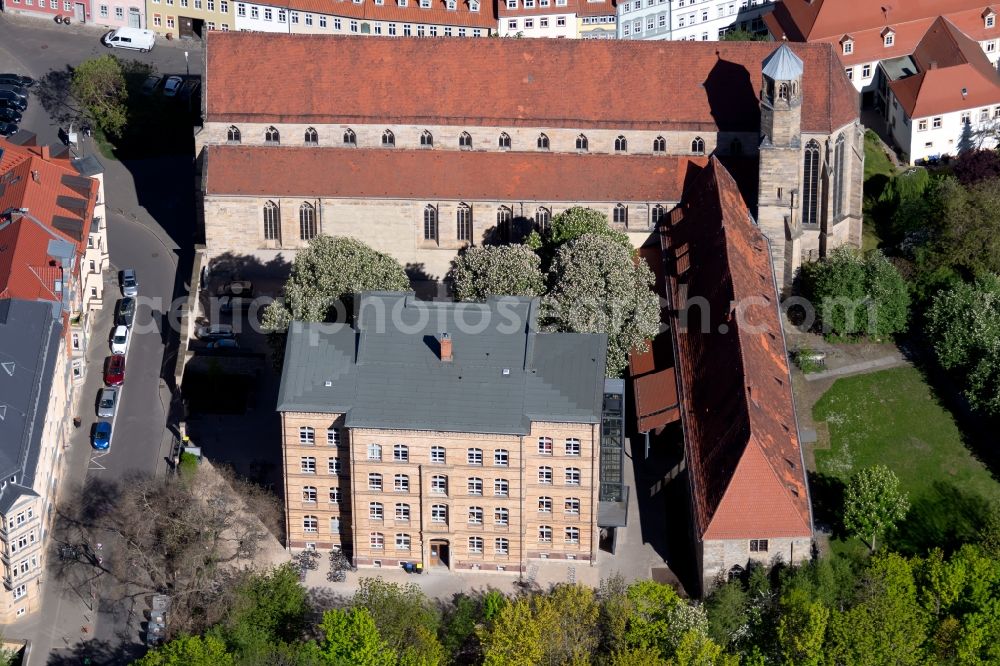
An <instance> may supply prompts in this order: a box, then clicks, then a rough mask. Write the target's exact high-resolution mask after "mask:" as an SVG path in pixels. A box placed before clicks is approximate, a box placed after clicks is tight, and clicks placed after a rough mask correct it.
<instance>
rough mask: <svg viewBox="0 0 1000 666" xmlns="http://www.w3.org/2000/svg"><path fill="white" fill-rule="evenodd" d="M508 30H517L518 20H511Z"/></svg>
mask: <svg viewBox="0 0 1000 666" xmlns="http://www.w3.org/2000/svg"><path fill="white" fill-rule="evenodd" d="M507 29H508V30H517V19H510V20H508V21H507Z"/></svg>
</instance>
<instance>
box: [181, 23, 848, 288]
mask: <svg viewBox="0 0 1000 666" xmlns="http://www.w3.org/2000/svg"><path fill="white" fill-rule="evenodd" d="M264 51H266V52H269V53H274V54H278V53H280V54H282V57H281V58H277V57H276V58H271V59H267V60H265V61H261V62H259V63H258V64H257V65H256V68H257V69H256V72H257V76H255V77H252V78H250V79H248V78H247V77H246V76H245V63H246V62H247V61H248V60H249V59H251V58H253V57H254V54H255V53H260V52H264ZM315 62H338V63H340V66H338V67H327V68H319V69H317V68H315V67H314V66H312V65H311V64H310V63H315ZM498 62H502V63H505V65H504V67H501V68H498V67H497V66H496V63H498ZM580 62H586V63H587V66H586V67H580V66H579V63H580ZM677 62H683V63H684V64H685V66H684V67H677V66H675V65H676V63H677ZM207 63H208V65H207V67H208V76H207V89H206V91H205V95H204V104H205V108H204V114H203V117H204V118H205V123H204V126H203V127H202V128H201V129H200V131H199V132H198V133H197V135H196V137H195V142H196V153H197V167H198V169H199V170H200V190H199V197H200V202H201V204H202V205H201V208H202V210H203V214H204V227H205V237H206V243H207V247H208V252H209V254H211V255H215V254H221V253H225V252H232V253H236V254H245V255H253V256H256V257H258V258H259V259H260V260H262V261H265V262H266V261H269V260H271V259H273V258H274V257H276V256H278V255H281V256H283V257H286V258H287V257H289V255H290V253H294V251H295V250H296V249H298V248H301V247H304V246H305V245H306V244H307V243H308V241H309V240H310V239H311V238H313V237H314V236H315V235H317V234H320V233H326V234H341V235H350V236H353V237H356V238H358V239H359V240H362V241H364V242H365V243H368V244H369V245H372V246H373V247H375V248H376V249H379V250H381V251H385V252H388V253H389V254H391V255H392V256H394V257H395V258H396V259H398V260H399V261H400V262H401V263H403V264H409V265H412V267H413V268H414V269H417V268H419V270H420V271H422V272H423V273H424V274H426V275H428V276H429V277H432V278H440V277H443V276H444V275H445V274H446V273H447V270H448V268H449V266H450V263H451V261H452V259H453V258H454V256H455V254H456V253H457V252H458V250H460V249H461V248H462V247H465V246H466V245H468V244H470V243H479V242H483V241H484V240H485V239H495V240H500V241H504V240H515V241H516V240H519V239H520V238H521V237H522V236H523V235H524V234H526V233H527V232H528V231H530V230H531V229H532V228H539V227H540V228H544V227H545V226H546V225H547V224H548V222H549V220H551V216H552V215H555V214H557V213H558V212H559V211H561V210H564V209H566V208H569V207H571V206H574V205H585V206H591V207H595V208H598V209H600V210H603V211H605V212H606V213H607V214H608V217H609V221H610V222H611V224H612V225H614V226H615V227H616V228H619V229H622V230H624V231H626V232H627V233H628V234H629V236H630V237H631V238H632V240H633V242H634V243H635V244H636V246H637V247H638V246H640V245H642V244H644V243H645V242H646V241H647V240H649V239H650V238H651V236H652V235H653V230H654V229H655V227H656V222H657V221H659V220H660V219H662V218H663V216H664V215H665V214H666V213H668V212H669V211H670V210H671V208H673V207H674V206H675V205H676V203H677V202H678V201H679V200H680V197H681V194H682V193H683V191H684V189H685V186H686V184H687V183H688V182H689V179H690V178H692V177H693V176H694V175H695V174H696V173H697V171H698V170H699V168H700V167H701V166H703V165H704V164H705V159H706V156H707V155H709V154H716V155H721V156H725V157H726V158H727V159H728V160H731V161H732V162H733V163H734V172H735V173H737V174H739V177H740V179H741V181H742V185H743V189H744V191H745V192H747V193H748V198H750V199H752V200H753V201H752V203H751V204H750V205H751V206H752V207H753V210H754V212H755V214H756V215H757V216H758V218H759V220H760V221H761V226H762V228H764V230H765V233H766V234H768V236H769V237H770V238H771V242H772V248H773V252H774V261H775V272H776V274H777V275H778V280H779V283H780V284H782V285H783V287H788V286H789V285H790V283H791V280H792V278H793V276H794V274H795V272H796V270H797V268H798V266H799V264H800V263H801V261H802V260H804V259H806V260H807V259H809V258H810V257H819V256H822V255H823V254H825V253H826V252H828V251H829V250H831V249H833V248H834V247H837V246H840V245H846V244H852V245H855V246H860V242H861V183H862V177H863V154H864V151H863V149H862V133H861V126H860V124H859V122H858V111H857V96H856V93H855V91H854V89H853V88H852V87H851V85H850V82H849V81H848V80H847V79H846V78H845V77H844V75H843V71H842V70H841V69H840V67H839V66H838V65H837V60H836V56H835V54H834V53H833V52H832V49H831V48H830V47H829V46H828V45H816V46H813V45H782V46H779V47H778V48H777V49H775V47H774V45H773V44H768V43H761V42H756V43H747V42H716V43H712V44H691V43H688V44H680V43H675V42H660V43H656V44H622V43H621V42H620V41H617V40H540V41H532V42H526V41H524V40H514V39H506V40H504V39H500V40H489V41H482V42H475V43H473V42H469V41H466V40H440V41H434V42H428V41H427V40H419V39H399V40H379V39H356V38H352V37H340V36H331V37H327V38H325V39H322V40H320V39H315V38H306V37H302V36H296V35H274V34H270V35H265V34H253V33H213V34H212V35H211V36H210V38H209V41H208V47H207ZM400 72H407V73H408V77H409V79H410V80H412V81H413V82H414V83H413V85H412V86H411V87H410V89H407V90H404V89H403V88H402V87H400V86H399V85H398V81H399V75H400ZM611 79H615V80H617V81H618V82H619V85H618V86H617V87H616V91H615V94H614V95H608V94H607V88H606V86H605V85H604V84H603V83H602V82H603V81H607V80H611ZM357 80H364V81H366V82H367V83H366V85H365V86H364V87H363V88H358V87H357V86H356V85H355V82H356V81H357ZM758 85H763V86H764V88H763V89H760V90H758V89H757V86H758ZM650 89H655V90H670V91H675V92H676V94H673V95H649V94H648V93H647V91H648V90H650ZM342 90H353V91H355V92H354V93H352V94H351V95H349V96H345V95H340V94H337V91H342ZM417 90H419V91H423V93H421V94H415V91H417ZM470 90H476V91H478V92H477V94H475V95H470V94H468V91H470ZM553 90H559V91H562V92H561V94H559V95H553V94H552V91H553ZM737 164H738V168H737V166H735V165H737Z"/></svg>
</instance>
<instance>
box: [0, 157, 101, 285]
mask: <svg viewBox="0 0 1000 666" xmlns="http://www.w3.org/2000/svg"><path fill="white" fill-rule="evenodd" d="M0 151H2V153H3V155H2V157H0V225H3V226H4V228H3V233H4V234H5V235H4V237H3V241H0V285H3V292H2V297H8V296H13V297H19V298H46V299H48V300H54V298H53V294H52V293H51V286H52V285H51V282H52V280H53V279H54V278H53V277H52V276H51V275H49V274H48V273H51V272H52V271H51V270H49V269H51V266H50V259H49V257H48V254H47V251H48V249H47V248H48V241H49V240H51V239H53V238H58V239H60V240H64V241H68V242H70V243H73V244H74V245H76V248H77V252H78V256H79V255H82V254H83V253H84V252H85V251H86V246H87V235H88V234H89V232H90V222H91V220H92V218H93V214H94V206H95V204H96V202H97V192H98V183H97V181H96V180H94V179H93V178H86V177H84V176H81V175H80V174H79V173H78V172H77V171H76V169H75V168H74V167H73V165H72V164H71V162H70V160H69V158H68V153H64V154H63V155H62V156H53V155H52V154H51V153H50V151H49V149H48V146H18V145H15V144H13V143H11V142H9V141H6V140H3V139H0ZM18 210H27V214H28V217H25V218H21V219H20V221H15V219H16V218H17V217H18V215H17V214H16V213H15V214H14V215H12V214H11V211H18ZM30 218H34V220H37V222H35V221H34V220H32V219H30ZM43 227H44V228H43ZM67 268H68V270H70V271H72V272H73V273H75V274H76V273H78V272H79V266H70V267H67ZM46 294H48V295H47V296H46Z"/></svg>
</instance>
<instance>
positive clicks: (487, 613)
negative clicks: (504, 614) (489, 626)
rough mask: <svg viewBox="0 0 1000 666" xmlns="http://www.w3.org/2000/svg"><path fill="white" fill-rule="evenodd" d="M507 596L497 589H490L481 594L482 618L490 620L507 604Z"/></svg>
mask: <svg viewBox="0 0 1000 666" xmlns="http://www.w3.org/2000/svg"><path fill="white" fill-rule="evenodd" d="M507 603H508V601H507V597H505V596H504V595H503V593H502V592H500V591H499V590H490V591H489V592H487V593H486V594H485V595H483V619H485V620H486V621H487V622H492V621H493V620H495V619H496V618H497V616H499V615H500V611H502V610H503V609H504V607H505V606H506V605H507Z"/></svg>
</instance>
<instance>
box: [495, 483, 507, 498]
mask: <svg viewBox="0 0 1000 666" xmlns="http://www.w3.org/2000/svg"><path fill="white" fill-rule="evenodd" d="M493 496H494V497H509V496H510V483H509V482H508V481H507V479H494V480H493Z"/></svg>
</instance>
